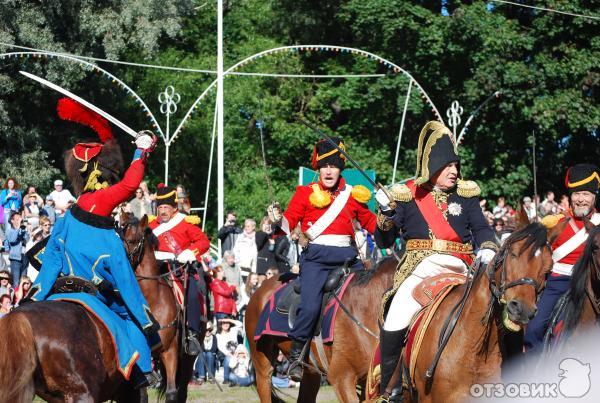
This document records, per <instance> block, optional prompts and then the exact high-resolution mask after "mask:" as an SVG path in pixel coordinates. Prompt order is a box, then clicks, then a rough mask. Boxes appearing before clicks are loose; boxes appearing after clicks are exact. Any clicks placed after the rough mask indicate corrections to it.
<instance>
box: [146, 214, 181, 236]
mask: <svg viewBox="0 0 600 403" xmlns="http://www.w3.org/2000/svg"><path fill="white" fill-rule="evenodd" d="M183 220H185V214H181V213H177V214H175V217H173V218H171V219H170V220H169V222H164V223H161V224H160V225H159V226H158V227H156V228H154V229H153V230H152V232H154V235H156V236H159V235H161V234H164V233H165V232H167V231H170V230H172V229H173V228H175V227H176V226H177V225H178V224H179V223H180V222H182V221H183Z"/></svg>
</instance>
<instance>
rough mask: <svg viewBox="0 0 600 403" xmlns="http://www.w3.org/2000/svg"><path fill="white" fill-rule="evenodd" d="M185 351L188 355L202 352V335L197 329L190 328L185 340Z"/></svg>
mask: <svg viewBox="0 0 600 403" xmlns="http://www.w3.org/2000/svg"><path fill="white" fill-rule="evenodd" d="M185 352H186V353H188V355H198V354H200V353H201V352H202V345H201V344H200V335H199V334H198V332H196V331H195V330H192V329H188V334H187V337H186V340H185Z"/></svg>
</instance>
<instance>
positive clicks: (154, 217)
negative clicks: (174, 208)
mask: <svg viewBox="0 0 600 403" xmlns="http://www.w3.org/2000/svg"><path fill="white" fill-rule="evenodd" d="M147 216H148V222H149V223H151V222H152V221H154V220H156V216H155V215H152V214H147Z"/></svg>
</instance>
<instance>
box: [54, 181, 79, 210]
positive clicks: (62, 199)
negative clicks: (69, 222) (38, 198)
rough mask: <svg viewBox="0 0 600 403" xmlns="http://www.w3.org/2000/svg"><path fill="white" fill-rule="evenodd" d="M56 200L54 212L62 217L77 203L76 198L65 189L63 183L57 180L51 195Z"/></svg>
mask: <svg viewBox="0 0 600 403" xmlns="http://www.w3.org/2000/svg"><path fill="white" fill-rule="evenodd" d="M50 196H52V200H54V210H55V211H56V215H57V216H60V217H62V216H63V215H64V214H65V211H67V209H68V208H69V207H70V206H71V204H73V203H74V202H75V197H73V195H72V194H71V192H69V190H68V189H64V188H63V181H61V180H60V179H57V180H55V181H54V190H53V191H52V192H51V193H50Z"/></svg>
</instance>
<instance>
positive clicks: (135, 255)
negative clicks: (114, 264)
mask: <svg viewBox="0 0 600 403" xmlns="http://www.w3.org/2000/svg"><path fill="white" fill-rule="evenodd" d="M131 224H132V223H131V222H130V221H127V222H126V223H125V224H124V225H123V226H121V228H120V230H119V232H120V234H119V235H120V236H121V239H122V240H123V242H124V243H125V245H126V248H125V253H126V254H127V259H128V260H129V262H130V263H131V267H133V269H134V270H135V268H136V267H137V266H139V264H140V263H141V262H142V258H143V256H144V244H145V243H146V232H145V231H142V237H141V238H140V239H139V240H138V241H130V240H128V239H127V238H125V234H126V233H127V229H128V228H129V226H130V225H131ZM132 245H134V246H133V249H131V246H132ZM130 250H131V251H130Z"/></svg>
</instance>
